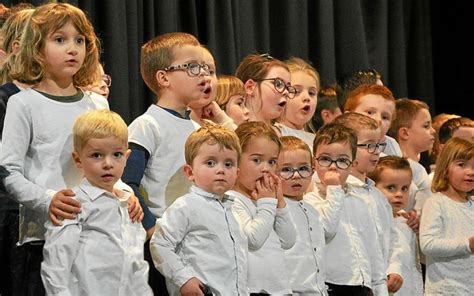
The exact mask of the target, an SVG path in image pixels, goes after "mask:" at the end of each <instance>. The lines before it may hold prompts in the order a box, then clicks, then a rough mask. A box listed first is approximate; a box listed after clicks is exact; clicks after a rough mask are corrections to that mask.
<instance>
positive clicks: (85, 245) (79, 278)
mask: <svg viewBox="0 0 474 296" xmlns="http://www.w3.org/2000/svg"><path fill="white" fill-rule="evenodd" d="M73 141H74V152H73V154H72V156H73V159H74V162H75V164H76V166H77V168H78V169H80V170H82V171H83V173H84V175H85V178H84V179H83V180H82V182H81V184H80V185H79V186H77V187H75V188H74V189H73V191H74V192H75V193H76V196H75V198H76V199H77V200H78V201H80V203H81V209H82V210H81V212H80V213H79V214H78V215H77V217H76V219H73V220H64V221H63V225H62V226H53V224H52V223H51V222H49V221H48V222H47V223H46V229H47V231H46V234H45V238H46V243H45V245H44V250H43V256H44V260H43V262H42V264H41V277H42V279H43V283H44V286H45V289H46V293H47V294H48V295H93V294H94V295H119V294H127V295H153V294H152V291H151V289H150V287H149V286H148V284H147V281H148V264H147V263H146V261H144V260H143V244H144V243H145V239H146V232H145V230H144V229H143V227H142V226H141V224H140V223H138V222H136V223H132V221H131V219H130V217H129V214H128V207H127V203H128V199H129V198H130V196H131V195H132V193H131V192H126V191H124V190H120V189H118V188H117V187H115V186H114V185H115V184H116V183H117V181H119V179H120V177H121V176H122V173H123V170H124V167H125V163H126V161H127V158H128V156H129V154H130V151H129V150H128V149H127V141H128V134H127V125H126V124H125V122H124V121H123V120H122V118H121V117H120V116H119V115H118V114H116V113H114V112H112V111H108V110H95V111H90V112H86V113H84V114H82V115H81V116H79V117H78V118H77V120H76V122H75V124H74V128H73Z"/></svg>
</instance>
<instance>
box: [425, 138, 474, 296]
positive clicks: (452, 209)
mask: <svg viewBox="0 0 474 296" xmlns="http://www.w3.org/2000/svg"><path fill="white" fill-rule="evenodd" d="M431 188H432V190H433V192H435V194H434V195H433V196H432V197H430V198H428V199H427V200H426V202H425V204H424V207H423V215H422V216H421V227H420V245H421V251H422V252H423V253H424V254H425V256H426V282H425V293H426V295H471V294H472V291H473V290H474V281H473V280H472V275H473V274H474V201H473V198H472V193H473V191H474V143H473V142H472V141H470V140H465V139H460V138H452V139H450V140H449V141H448V142H447V143H446V145H445V146H444V148H443V150H442V151H441V154H440V155H439V157H438V161H437V163H436V171H435V175H434V178H433V183H432V187H431Z"/></svg>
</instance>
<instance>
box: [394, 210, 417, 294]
mask: <svg viewBox="0 0 474 296" xmlns="http://www.w3.org/2000/svg"><path fill="white" fill-rule="evenodd" d="M394 220H395V227H396V229H397V231H398V233H399V236H398V237H399V238H400V245H401V246H402V249H403V252H402V256H401V257H400V259H401V263H402V266H401V267H402V273H401V276H402V278H403V285H402V287H401V288H400V290H398V291H397V292H396V293H394V294H393V295H394V296H422V295H423V277H422V274H421V266H420V264H419V262H418V258H417V248H418V247H417V244H416V242H417V237H416V234H415V233H414V232H413V230H412V229H411V228H410V227H409V226H408V225H407V220H406V219H405V218H404V217H402V216H399V217H397V218H395V219H394Z"/></svg>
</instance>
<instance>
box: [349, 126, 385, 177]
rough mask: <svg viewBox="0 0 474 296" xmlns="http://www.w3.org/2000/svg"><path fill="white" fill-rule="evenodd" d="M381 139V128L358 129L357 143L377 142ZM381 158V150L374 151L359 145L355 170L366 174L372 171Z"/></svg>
mask: <svg viewBox="0 0 474 296" xmlns="http://www.w3.org/2000/svg"><path fill="white" fill-rule="evenodd" d="M380 139H381V131H380V128H377V129H375V130H371V129H361V130H358V131H357V145H360V144H377V143H379V142H380ZM379 158H380V150H379V149H375V151H374V152H373V153H371V152H369V149H367V148H366V147H357V154H356V159H355V161H354V166H353V170H355V171H356V172H358V173H359V174H362V175H365V174H367V173H370V172H372V171H373V170H374V169H375V167H376V166H377V163H378V161H379Z"/></svg>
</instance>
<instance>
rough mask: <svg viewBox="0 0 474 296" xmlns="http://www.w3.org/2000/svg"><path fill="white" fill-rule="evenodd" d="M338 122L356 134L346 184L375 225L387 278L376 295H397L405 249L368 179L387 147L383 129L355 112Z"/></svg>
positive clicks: (381, 197) (388, 210) (387, 207)
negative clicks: (401, 256)
mask: <svg viewBox="0 0 474 296" xmlns="http://www.w3.org/2000/svg"><path fill="white" fill-rule="evenodd" d="M335 122H337V123H341V124H343V125H344V126H346V127H349V128H352V129H353V130H355V131H356V133H357V154H356V157H355V159H354V163H353V166H352V168H351V172H350V176H349V177H348V179H347V183H348V184H350V185H351V189H352V191H351V193H352V194H354V195H355V196H358V197H359V198H361V199H363V200H365V201H366V203H367V205H368V206H369V212H370V216H371V218H372V221H373V223H374V224H375V228H376V233H377V238H378V243H379V246H380V250H381V252H382V255H383V263H384V266H385V269H384V271H385V272H386V276H387V286H386V287H385V291H376V295H377V293H387V291H386V289H387V287H388V290H389V291H390V292H396V291H397V290H398V289H399V288H400V286H401V284H402V282H403V280H402V278H401V277H400V273H401V271H400V258H399V256H400V253H401V252H402V249H401V246H400V241H399V238H398V234H397V232H396V230H395V228H394V226H393V215H392V209H391V207H390V204H389V203H388V202H387V200H386V198H385V197H384V195H383V194H382V193H381V192H380V191H379V190H378V189H377V188H376V187H375V184H374V182H373V181H372V180H370V179H368V178H367V173H370V172H372V171H373V170H374V169H375V167H376V165H377V162H378V160H379V157H380V152H383V149H384V148H385V146H386V143H384V142H381V138H382V133H381V129H380V127H379V125H378V123H377V121H375V120H374V119H372V118H370V117H368V116H366V115H363V114H360V113H355V112H346V113H344V114H343V115H341V116H339V117H338V118H336V119H335Z"/></svg>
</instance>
